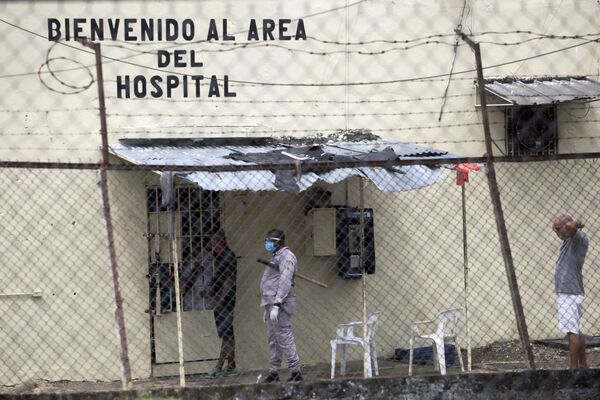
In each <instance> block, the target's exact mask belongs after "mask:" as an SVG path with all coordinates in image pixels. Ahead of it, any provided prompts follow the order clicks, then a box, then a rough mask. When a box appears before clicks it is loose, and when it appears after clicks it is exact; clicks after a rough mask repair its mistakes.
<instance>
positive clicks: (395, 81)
mask: <svg viewBox="0 0 600 400" xmlns="http://www.w3.org/2000/svg"><path fill="white" fill-rule="evenodd" d="M0 22H3V23H5V24H8V25H11V26H13V27H15V28H18V29H21V30H23V31H25V32H28V33H30V34H33V35H35V36H37V37H40V38H43V39H47V38H46V37H44V36H43V35H40V34H38V33H36V32H33V31H30V30H28V29H25V28H23V27H20V26H18V25H16V24H13V23H10V22H7V21H6V20H4V19H1V18H0ZM599 41H600V39H593V40H588V41H585V42H583V43H578V44H575V45H571V46H567V47H563V48H560V49H557V50H552V51H549V52H545V53H540V54H537V55H534V56H529V57H524V58H520V59H515V60H511V61H506V62H503V63H499V64H495V65H489V66H485V67H483V69H484V70H487V69H492V68H497V67H500V66H505V65H510V64H513V63H519V62H523V61H528V60H532V59H536V58H540V57H545V56H547V55H551V54H556V53H559V52H562V51H566V50H570V49H573V48H577V47H580V46H584V45H587V44H590V43H597V42H599ZM61 44H62V45H64V46H67V47H70V48H73V49H76V50H78V51H83V52H86V53H91V52H89V51H87V50H85V49H81V48H78V47H75V46H71V45H69V44H67V43H61ZM102 57H103V58H106V59H108V60H111V61H112V62H120V63H124V64H127V65H132V66H136V67H140V68H144V69H149V70H154V71H159V72H163V73H164V72H168V73H171V74H176V75H187V74H185V73H182V72H178V71H169V70H164V69H160V68H155V67H150V66H147V65H143V64H138V63H132V62H129V61H124V60H123V59H118V58H114V57H109V56H106V55H103V56H102ZM57 72H58V71H57ZM61 72H62V71H61ZM471 72H475V69H468V70H462V71H457V72H454V73H453V74H454V75H459V74H465V73H471ZM26 74H29V73H26ZM36 74H37V73H36ZM14 76H15V75H11V77H14ZM19 76H24V75H23V74H20V75H19ZM447 76H449V74H436V75H428V76H422V77H416V78H403V79H391V80H384V81H372V82H344V83H292V82H289V83H286V82H260V81H244V80H234V79H230V80H229V81H230V82H232V83H237V84H252V85H259V86H289V87H310V86H317V87H335V86H343V87H346V86H371V85H384V84H393V83H401V82H412V81H416V80H430V79H433V78H442V77H447ZM3 77H8V76H7V75H4V76H0V78H3Z"/></svg>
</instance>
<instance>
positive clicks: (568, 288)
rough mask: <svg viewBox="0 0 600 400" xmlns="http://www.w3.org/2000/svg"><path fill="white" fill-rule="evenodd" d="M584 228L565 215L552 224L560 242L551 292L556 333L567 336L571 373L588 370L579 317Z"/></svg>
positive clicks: (585, 236) (581, 292) (584, 250)
mask: <svg viewBox="0 0 600 400" xmlns="http://www.w3.org/2000/svg"><path fill="white" fill-rule="evenodd" d="M583 227H584V224H583V222H581V221H578V220H576V219H574V218H573V217H571V216H570V215H566V214H560V215H558V216H557V217H556V218H555V219H554V223H553V224H552V230H554V232H555V233H556V235H557V236H558V237H559V238H560V239H562V241H563V242H562V244H561V245H560V254H559V256H558V261H557V262H556V271H555V275H554V290H555V292H556V307H557V311H558V325H559V329H560V331H561V332H563V333H566V334H567V339H568V342H569V360H570V367H571V369H574V368H587V360H586V355H585V339H584V336H583V334H582V332H581V331H582V327H581V316H582V314H583V300H584V290H583V274H582V270H583V263H584V261H585V256H586V254H587V251H588V245H589V241H588V237H587V235H586V234H585V233H584V232H583V231H582V228H583Z"/></svg>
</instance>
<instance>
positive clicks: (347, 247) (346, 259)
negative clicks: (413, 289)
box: [310, 207, 375, 279]
mask: <svg viewBox="0 0 600 400" xmlns="http://www.w3.org/2000/svg"><path fill="white" fill-rule="evenodd" d="M310 213H311V214H312V227H313V235H312V236H313V253H312V255H314V256H333V255H335V256H336V263H337V267H338V275H339V276H340V277H342V278H343V279H358V278H360V277H362V273H363V265H362V263H361V259H360V258H361V257H360V254H361V236H363V240H364V243H363V254H364V270H365V271H366V273H367V274H374V273H375V230H374V221H373V209H372V208H365V209H364V210H363V212H362V226H363V234H362V235H361V209H360V208H356V207H336V208H313V209H311V210H310Z"/></svg>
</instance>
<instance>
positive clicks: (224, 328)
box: [208, 229, 237, 378]
mask: <svg viewBox="0 0 600 400" xmlns="http://www.w3.org/2000/svg"><path fill="white" fill-rule="evenodd" d="M210 243H211V245H212V252H213V256H214V260H215V263H214V271H215V278H214V282H213V286H212V288H211V291H212V294H213V296H214V299H215V308H214V315H215V324H216V325H217V333H218V335H219V337H220V338H221V351H220V353H219V359H218V361H217V365H215V368H213V370H212V371H210V372H209V373H208V375H209V376H210V377H214V378H216V377H218V376H222V375H230V374H232V373H233V372H235V335H234V331H233V314H234V309H235V294H236V293H235V292H236V279H237V261H236V258H235V253H234V252H233V251H232V250H231V249H230V248H229V246H228V245H227V239H226V238H225V232H224V231H223V230H222V229H219V230H218V231H216V232H215V233H214V234H213V235H212V237H211V240H210ZM225 361H227V368H223V366H224V365H225Z"/></svg>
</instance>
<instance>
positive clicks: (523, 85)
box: [485, 76, 600, 106]
mask: <svg viewBox="0 0 600 400" xmlns="http://www.w3.org/2000/svg"><path fill="white" fill-rule="evenodd" d="M485 91H486V92H488V93H491V94H493V95H495V96H498V97H500V98H501V99H503V100H504V101H506V102H507V103H506V105H520V106H521V105H541V104H555V103H563V102H567V101H575V100H592V99H596V98H600V83H599V82H596V81H594V80H592V79H589V78H587V77H582V76H560V77H558V76H555V77H540V78H526V77H522V78H519V77H502V78H488V79H486V80H485Z"/></svg>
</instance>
